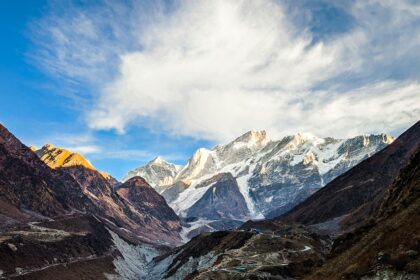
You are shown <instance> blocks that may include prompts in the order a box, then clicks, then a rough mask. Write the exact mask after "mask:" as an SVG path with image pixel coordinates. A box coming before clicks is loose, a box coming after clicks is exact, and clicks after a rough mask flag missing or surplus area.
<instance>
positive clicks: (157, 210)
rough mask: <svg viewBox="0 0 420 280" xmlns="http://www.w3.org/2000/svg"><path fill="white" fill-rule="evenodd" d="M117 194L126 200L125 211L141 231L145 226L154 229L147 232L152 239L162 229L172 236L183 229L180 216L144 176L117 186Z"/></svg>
mask: <svg viewBox="0 0 420 280" xmlns="http://www.w3.org/2000/svg"><path fill="white" fill-rule="evenodd" d="M116 194H117V195H118V196H119V198H120V199H121V200H122V201H124V204H125V207H124V212H126V213H127V215H128V216H129V217H130V218H131V219H133V220H134V221H135V222H136V224H137V227H138V228H139V229H140V231H142V230H141V228H142V227H145V226H147V227H150V228H151V229H152V230H150V231H148V233H147V236H150V239H153V237H158V233H159V232H162V231H163V232H166V233H167V235H168V236H170V235H173V233H174V232H179V231H180V230H181V225H180V220H179V218H178V216H177V215H176V214H175V212H174V211H173V210H172V209H171V208H170V207H169V206H168V205H167V204H166V202H165V199H164V198H163V197H162V196H161V195H159V194H158V193H157V192H156V191H155V190H154V189H153V188H152V187H151V186H150V185H149V184H148V183H147V182H146V181H145V180H144V179H143V178H141V177H133V178H131V179H129V180H128V181H126V182H125V183H123V184H121V185H120V186H118V187H117V189H116ZM132 209H135V211H133V210H132ZM137 213H138V214H137ZM162 241H165V240H162ZM174 241H176V238H174Z"/></svg>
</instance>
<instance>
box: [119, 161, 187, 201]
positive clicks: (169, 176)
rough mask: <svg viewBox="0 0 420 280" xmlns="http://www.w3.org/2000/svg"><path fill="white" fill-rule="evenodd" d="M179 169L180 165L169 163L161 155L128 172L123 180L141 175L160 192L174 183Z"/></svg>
mask: <svg viewBox="0 0 420 280" xmlns="http://www.w3.org/2000/svg"><path fill="white" fill-rule="evenodd" d="M178 170H179V167H178V166H177V165H175V164H172V163H169V162H167V161H165V160H163V159H162V158H161V157H156V158H155V159H153V160H152V161H150V162H149V163H147V164H146V165H145V166H142V167H140V168H137V169H134V170H132V171H130V172H128V174H127V175H126V176H125V177H124V179H123V181H127V180H129V179H130V178H132V177H136V176H140V177H142V178H144V179H146V181H147V182H148V183H149V184H150V185H151V186H152V187H154V188H155V189H156V190H157V191H158V192H159V193H162V192H163V191H164V190H165V187H166V186H169V185H172V184H173V183H174V179H175V176H176V174H177V172H178Z"/></svg>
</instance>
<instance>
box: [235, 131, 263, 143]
mask: <svg viewBox="0 0 420 280" xmlns="http://www.w3.org/2000/svg"><path fill="white" fill-rule="evenodd" d="M269 141H270V138H269V137H268V135H267V132H266V131H265V130H259V131H258V130H250V131H248V132H246V133H244V134H243V135H241V136H239V137H238V138H236V139H235V140H234V141H233V142H245V143H253V144H266V143H267V142H269Z"/></svg>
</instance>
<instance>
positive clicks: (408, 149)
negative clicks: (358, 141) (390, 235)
mask: <svg viewBox="0 0 420 280" xmlns="http://www.w3.org/2000/svg"><path fill="white" fill-rule="evenodd" d="M419 136H420V122H418V123H416V124H415V125H414V126H412V127H411V128H409V129H408V130H407V131H406V132H404V133H403V134H402V135H401V136H400V137H399V138H398V139H397V140H395V141H394V142H393V143H392V144H391V145H389V146H388V147H386V148H385V149H383V150H382V151H380V152H378V153H376V154H375V155H373V156H372V157H370V158H368V159H366V160H364V161H363V162H361V163H360V164H358V165H357V166H355V167H354V168H352V169H351V170H349V171H348V172H346V173H344V174H342V175H341V176H339V177H337V178H336V179H335V180H333V181H332V182H330V183H329V184H327V185H326V186H325V187H324V188H322V189H321V190H319V191H318V192H316V193H315V194H313V195H312V196H311V197H309V198H308V199H307V200H305V201H304V202H303V203H301V204H300V205H298V206H297V207H295V208H294V209H292V210H291V211H290V212H289V213H287V214H286V215H284V217H280V219H287V220H293V221H297V222H301V223H304V224H317V223H323V222H326V221H328V220H332V219H334V218H337V217H340V216H343V215H348V216H347V217H345V218H344V220H343V221H342V225H343V226H344V227H345V228H351V227H353V226H355V225H357V224H358V223H360V222H363V221H364V220H365V218H366V216H369V215H370V214H371V213H373V211H374V210H375V209H377V207H378V206H379V204H380V201H381V199H382V198H383V195H384V192H385V191H386V190H387V188H388V187H389V185H390V184H391V183H392V181H393V180H394V178H395V177H396V176H397V174H398V172H399V170H400V169H401V168H402V167H403V166H404V165H405V164H406V163H407V161H408V160H409V158H410V156H411V155H412V154H413V152H414V151H415V150H416V149H417V148H418V147H419V146H420V137H419ZM349 214H350V215H349Z"/></svg>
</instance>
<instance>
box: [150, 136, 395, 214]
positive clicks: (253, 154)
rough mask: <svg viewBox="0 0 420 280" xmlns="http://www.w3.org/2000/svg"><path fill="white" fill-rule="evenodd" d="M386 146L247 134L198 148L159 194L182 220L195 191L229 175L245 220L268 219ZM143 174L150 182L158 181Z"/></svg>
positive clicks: (370, 139) (375, 140) (363, 139)
mask: <svg viewBox="0 0 420 280" xmlns="http://www.w3.org/2000/svg"><path fill="white" fill-rule="evenodd" d="M392 141H393V138H392V137H390V136H388V135H385V134H381V135H368V136H357V137H354V138H351V139H333V138H318V137H316V136H313V135H311V134H308V133H298V134H296V135H293V136H287V137H284V138H283V139H281V140H278V141H272V140H270V139H269V137H268V136H267V134H266V133H265V132H264V131H250V132H247V133H245V134H244V135H242V136H240V137H238V138H237V139H235V140H234V141H232V142H230V143H228V144H226V145H218V146H216V147H214V148H213V149H211V150H208V149H204V148H201V149H198V150H197V151H196V152H195V153H194V154H193V156H192V157H191V159H190V160H189V161H188V163H187V164H186V165H185V166H184V167H182V168H181V169H180V170H179V171H178V172H177V173H176V176H175V177H174V179H173V180H174V184H172V185H170V186H168V185H165V186H164V191H163V192H162V195H163V196H164V197H165V198H167V202H168V203H169V204H170V206H171V207H172V208H173V209H175V212H177V213H178V214H179V215H182V216H185V215H186V213H187V212H188V209H189V208H190V207H191V206H193V205H194V204H195V203H196V202H197V201H198V200H199V199H200V198H201V197H202V196H203V195H204V194H205V191H203V188H197V186H199V185H200V186H202V185H203V184H205V182H209V181H208V179H209V178H211V177H213V176H215V175H217V174H221V173H230V174H232V176H233V177H234V178H235V179H236V181H237V183H238V187H239V191H240V192H241V194H242V196H243V197H244V199H245V202H246V205H247V208H248V211H249V218H262V217H263V216H268V217H274V216H275V215H280V214H282V213H284V212H286V211H288V210H290V209H291V208H292V207H294V206H295V205H297V204H298V203H299V202H301V201H303V200H304V199H306V198H307V197H308V196H309V195H311V194H312V193H314V192H315V191H317V190H318V189H320V188H321V187H323V186H324V185H325V184H327V183H328V182H329V181H331V180H332V179H334V178H335V177H337V176H338V175H340V174H341V173H343V172H345V171H346V170H348V169H350V168H351V167H353V166H354V165H356V164H357V163H359V162H360V161H362V160H364V159H365V158H367V157H369V156H371V155H373V154H374V153H376V152H377V151H379V150H381V149H382V148H384V147H386V146H387V145H388V144H389V143H391V142H392ZM149 175H150V176H151V177H152V178H151V180H152V181H158V180H159V179H158V178H157V177H154V175H153V174H152V173H150V174H149ZM146 180H147V178H146ZM180 183H182V184H180ZM206 187H209V186H208V185H207V186H206ZM157 188H159V187H157Z"/></svg>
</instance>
